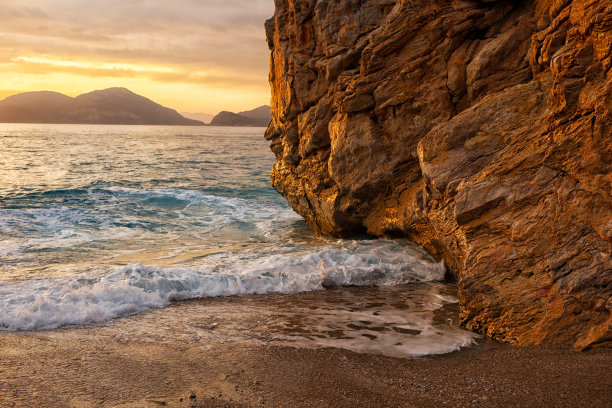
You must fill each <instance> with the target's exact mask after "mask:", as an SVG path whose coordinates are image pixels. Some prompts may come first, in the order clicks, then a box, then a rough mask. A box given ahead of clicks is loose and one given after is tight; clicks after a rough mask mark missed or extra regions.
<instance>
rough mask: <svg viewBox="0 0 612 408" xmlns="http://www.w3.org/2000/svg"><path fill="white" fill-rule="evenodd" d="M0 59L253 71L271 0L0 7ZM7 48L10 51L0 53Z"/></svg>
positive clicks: (49, 1)
mask: <svg viewBox="0 0 612 408" xmlns="http://www.w3.org/2000/svg"><path fill="white" fill-rule="evenodd" d="M2 3H3V4H2V5H1V6H0V16H2V17H0V22H1V24H0V39H2V41H1V42H0V55H1V56H3V57H8V56H11V55H12V56H13V57H17V56H19V55H17V54H20V55H33V54H47V55H50V54H52V55H58V56H62V57H65V58H72V59H76V60H78V59H79V58H82V59H102V60H108V61H112V62H118V61H133V62H137V61H139V62H147V63H156V64H162V65H163V64H166V65H173V64H180V65H186V66H187V68H192V69H194V70H197V69H201V70H205V69H212V68H215V69H228V70H232V71H235V70H237V69H238V70H241V69H242V70H244V71H245V72H244V74H243V76H244V77H245V78H251V77H253V75H252V72H257V73H258V75H257V76H256V77H259V76H260V75H264V78H262V79H261V81H260V82H265V81H266V80H267V78H266V77H265V75H266V74H265V73H266V72H267V69H268V66H267V65H268V61H269V54H268V50H267V46H266V42H265V33H264V29H263V23H264V21H265V19H266V18H268V17H270V16H271V15H272V14H273V9H274V2H273V0H172V1H168V0H131V1H125V0H106V1H86V2H85V1H83V0H3V2H2ZM8 44H10V47H9V46H8Z"/></svg>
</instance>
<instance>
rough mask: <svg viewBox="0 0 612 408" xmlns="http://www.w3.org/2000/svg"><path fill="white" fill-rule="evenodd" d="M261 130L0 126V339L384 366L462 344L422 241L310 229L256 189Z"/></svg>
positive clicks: (466, 337)
mask: <svg viewBox="0 0 612 408" xmlns="http://www.w3.org/2000/svg"><path fill="white" fill-rule="evenodd" d="M263 133H264V129H263V128H229V127H164V126H99V125H96V126H93V125H31V124H0V341H1V337H2V335H3V333H7V332H16V331H20V332H28V331H29V332H41V331H47V332H49V331H50V332H53V331H57V332H62V333H70V331H71V330H79V328H83V327H87V328H94V329H95V328H98V329H99V331H100V332H105V333H109V332H110V333H112V335H113V336H115V337H117V336H119V337H120V336H126V338H138V337H139V336H140V338H143V339H144V338H146V339H149V340H150V341H164V339H169V338H172V339H173V341H177V339H181V338H182V337H181V336H183V337H184V338H185V341H186V342H193V343H194V344H213V343H214V342H216V341H223V342H227V341H239V342H247V343H254V344H261V343H265V344H282V345H291V346H296V347H339V348H346V349H349V350H352V351H356V352H365V353H380V354H385V355H389V356H394V357H409V356H424V355H432V354H442V353H448V352H451V351H455V350H459V349H460V348H462V347H470V346H471V345H473V344H474V343H475V342H476V339H477V337H476V335H474V334H473V333H471V332H468V331H465V330H463V329H461V328H460V327H459V324H458V313H459V310H458V305H457V298H456V287H455V285H454V284H453V283H450V282H446V281H445V280H444V278H445V272H446V268H445V266H444V264H443V263H441V262H438V261H436V260H435V259H433V258H432V257H431V256H430V255H429V254H428V253H427V252H426V251H425V250H423V249H422V248H420V247H418V246H416V245H414V244H413V243H411V242H409V241H402V240H384V239H376V238H374V237H368V236H364V237H358V238H356V239H334V238H325V237H320V236H316V235H315V234H313V233H312V231H311V230H310V229H309V228H308V227H307V225H306V224H305V223H304V221H303V220H302V219H301V217H300V216H298V215H297V214H296V213H295V212H293V210H292V209H291V208H290V206H289V205H288V204H287V202H286V201H285V200H284V198H283V197H282V196H280V195H279V194H278V193H277V192H276V191H275V190H274V189H273V188H272V187H271V185H270V176H269V174H270V169H271V168H272V165H273V164H274V160H275V158H274V155H273V154H272V152H271V151H270V149H269V146H268V142H266V140H265V139H264V138H263ZM255 323H256V324H255Z"/></svg>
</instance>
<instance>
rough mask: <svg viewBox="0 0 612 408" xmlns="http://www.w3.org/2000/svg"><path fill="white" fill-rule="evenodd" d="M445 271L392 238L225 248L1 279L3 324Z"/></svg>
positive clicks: (63, 321)
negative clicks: (97, 269)
mask: <svg viewBox="0 0 612 408" xmlns="http://www.w3.org/2000/svg"><path fill="white" fill-rule="evenodd" d="M444 274H445V267H444V265H443V264H442V263H438V262H436V261H434V260H433V259H431V258H430V257H429V256H428V255H427V254H426V253H425V252H424V251H423V250H421V249H419V248H416V247H410V246H403V245H398V244H397V243H395V242H391V241H353V242H349V243H344V244H342V245H330V246H326V247H323V248H320V249H319V250H318V251H314V250H311V251H309V252H307V251H301V252H294V253H287V254H274V255H267V254H262V253H258V252H256V251H254V252H246V253H244V254H241V255H235V254H233V253H224V254H220V255H218V256H212V257H210V259H209V262H208V263H207V264H202V265H200V266H198V267H189V268H176V267H173V268H164V267H160V266H145V265H140V264H132V265H128V266H125V267H121V268H116V269H113V270H110V271H106V272H105V273H103V274H96V273H91V274H83V275H75V276H71V277H65V278H59V279H50V278H49V279H39V280H30V281H18V282H11V281H8V282H6V281H5V282H0V330H2V331H18V330H36V329H54V328H58V327H62V326H66V325H79V324H92V323H101V322H105V321H108V320H111V319H114V318H117V317H120V316H125V315H129V314H135V313H139V312H144V311H147V310H151V309H156V308H162V307H165V306H167V305H168V304H169V303H170V302H172V301H177V300H186V299H197V298H207V297H217V296H232V295H253V294H266V293H297V292H305V291H315V290H322V289H324V288H325V287H329V286H394V285H399V284H405V283H410V282H431V281H439V280H442V279H443V278H444Z"/></svg>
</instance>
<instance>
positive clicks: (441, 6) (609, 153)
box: [266, 0, 612, 348]
mask: <svg viewBox="0 0 612 408" xmlns="http://www.w3.org/2000/svg"><path fill="white" fill-rule="evenodd" d="M275 4H276V13H275V16H274V18H273V19H271V20H269V21H268V22H266V32H267V36H268V44H269V46H270V49H271V50H272V56H271V72H270V83H271V87H272V116H273V119H272V122H271V124H270V126H269V128H268V130H267V133H266V138H267V139H268V140H270V142H271V148H272V150H273V151H274V153H275V154H276V157H277V161H276V164H275V165H274V168H273V170H272V183H273V185H274V187H275V188H276V189H277V190H278V191H279V192H280V193H281V194H283V195H284V196H285V197H286V198H287V200H288V201H289V203H290V204H291V206H292V207H293V208H294V209H295V210H296V211H297V212H298V213H299V214H301V215H302V216H303V217H304V218H305V220H306V221H307V223H308V224H309V225H310V226H311V227H312V228H313V229H314V230H315V231H316V232H318V233H321V234H326V235H334V236H350V235H352V234H356V233H362V232H366V231H367V232H369V233H371V234H375V235H379V236H405V237H409V238H411V239H412V240H414V241H415V242H417V243H419V244H422V245H424V246H425V247H427V248H428V249H429V250H430V251H431V252H432V253H433V254H434V255H436V256H438V257H440V258H443V259H444V260H445V262H446V264H447V265H448V267H449V270H450V271H451V273H452V274H453V275H454V276H455V277H456V279H457V282H458V285H459V297H460V302H461V318H462V323H463V324H464V325H465V326H466V327H468V328H470V329H472V330H476V331H478V332H481V333H484V334H486V335H488V336H490V337H493V338H496V339H499V340H502V341H507V342H511V343H514V344H547V343H572V344H574V345H575V346H576V347H578V348H586V347H590V346H594V345H601V344H609V343H610V342H611V341H612V318H611V317H610V316H611V312H612V300H611V296H610V295H611V290H610V283H611V282H612V255H611V254H612V174H611V171H610V170H611V168H612V139H611V135H610V134H611V127H612V126H611V125H612V123H611V122H612V121H611V114H610V111H611V107H612V93H611V84H612V73H611V72H610V66H611V65H612V55H611V51H610V50H611V48H612V5H610V4H609V2H605V1H597V0H574V1H569V0H565V1H556V0H537V1H530V2H527V1H524V2H515V1H505V0H500V1H484V0H482V1H478V0H471V1H470V0H468V1H441V0H440V1H418V0H412V1H407V0H338V1H326V0H300V1H297V0H276V1H275Z"/></svg>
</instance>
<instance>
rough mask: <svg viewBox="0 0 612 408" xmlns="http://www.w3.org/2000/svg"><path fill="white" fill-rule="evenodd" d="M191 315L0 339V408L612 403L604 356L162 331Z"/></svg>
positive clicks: (180, 307) (611, 371) (610, 368)
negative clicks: (425, 352) (374, 348)
mask: <svg viewBox="0 0 612 408" xmlns="http://www.w3.org/2000/svg"><path fill="white" fill-rule="evenodd" d="M277 298H279V299H280V298H281V297H277ZM263 299H264V300H265V302H266V303H267V304H269V306H270V307H271V308H273V309H274V308H275V307H277V305H275V304H274V303H273V302H270V297H269V296H264V298H263ZM244 300H245V299H242V300H241V299H222V300H221V302H220V307H223V308H225V307H228V306H230V304H229V303H232V302H233V303H238V304H240V302H241V301H244ZM246 300H247V301H249V302H252V299H246ZM190 308H191V309H190ZM193 308H198V309H197V311H198V313H202V314H203V313H206V311H209V316H208V317H210V313H214V305H213V304H212V302H211V300H200V301H187V302H179V303H177V304H174V305H172V306H170V307H169V308H168V309H170V310H169V311H168V312H166V311H163V310H162V311H154V312H151V314H150V316H148V317H145V318H143V316H142V315H140V316H134V317H128V318H125V319H120V320H118V321H115V322H113V323H111V324H109V325H104V326H83V327H70V328H64V329H59V330H51V331H38V332H13V333H0V407H2V408H12V407H19V408H21V407H75V408H89V407H124V408H135V407H160V406H167V407H179V408H182V407H440V406H459V407H469V406H474V407H476V406H487V407H513V406H520V407H541V406H555V407H600V406H601V407H604V406H612V350H610V349H595V350H591V351H587V352H578V351H575V350H573V349H570V348H569V347H548V346H547V347H513V346H509V345H505V344H499V343H496V342H493V341H489V340H481V341H479V343H478V344H477V345H475V346H471V347H468V348H466V349H463V350H461V351H456V352H452V353H449V354H443V355H432V356H428V357H413V358H397V357H388V356H383V355H379V354H360V353H356V352H352V351H348V350H345V349H339V348H307V347H295V346H287V345H275V344H273V343H274V341H270V342H269V343H266V342H263V343H262V342H259V343H255V344H254V342H249V341H247V340H244V341H243V340H241V339H236V338H230V337H223V336H217V337H210V338H205V337H204V338H202V337H193V338H190V337H189V336H188V335H186V334H185V333H189V331H185V332H181V333H180V335H176V333H178V332H177V330H179V329H180V328H173V329H170V328H169V327H168V325H170V324H172V325H178V326H180V325H182V324H184V322H182V321H180V320H176V319H174V317H175V316H178V315H180V314H185V313H191V314H193V313H194V309H193ZM160 313H168V314H167V316H170V317H172V319H170V320H168V319H159V317H160V315H159V314H160ZM204 317H205V316H203V317H202V318H203V319H204ZM253 319H254V320H256V319H258V317H257V316H254V317H253ZM143 320H147V321H154V322H155V326H147V325H146V322H145V323H142V321H143ZM139 322H140V323H139ZM169 322H172V323H169ZM164 330H166V331H167V332H166V334H165V335H160V334H159V333H158V331H164ZM245 330H249V329H247V328H245ZM194 336H195V333H194ZM190 397H195V398H190Z"/></svg>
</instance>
